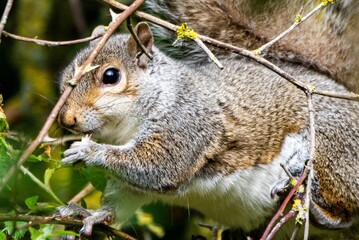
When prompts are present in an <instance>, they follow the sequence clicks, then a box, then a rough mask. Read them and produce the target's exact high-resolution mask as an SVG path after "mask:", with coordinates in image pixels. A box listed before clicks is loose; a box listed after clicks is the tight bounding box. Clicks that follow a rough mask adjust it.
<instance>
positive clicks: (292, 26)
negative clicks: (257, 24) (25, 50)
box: [256, 3, 324, 54]
mask: <svg viewBox="0 0 359 240" xmlns="http://www.w3.org/2000/svg"><path fill="white" fill-rule="evenodd" d="M323 6H324V4H323V3H320V4H319V5H318V6H316V7H315V8H314V9H313V10H312V11H310V12H309V13H308V14H307V15H305V16H304V17H298V16H300V15H301V11H299V13H298V15H297V18H299V19H296V21H295V22H294V23H293V24H292V25H291V26H290V27H289V28H288V29H287V30H285V31H284V32H282V33H281V34H279V35H278V36H277V37H275V38H274V39H273V40H271V41H270V42H268V43H266V44H264V45H262V46H261V47H260V48H258V49H257V50H256V51H257V52H258V53H259V54H262V53H263V52H264V51H266V50H267V49H268V48H270V47H271V46H272V45H273V44H274V43H276V42H278V41H279V40H281V39H282V38H284V37H285V36H287V35H288V34H289V33H290V32H292V31H293V30H294V29H295V28H297V27H298V26H299V25H300V24H302V23H303V22H305V21H306V20H307V19H308V18H309V17H311V16H312V15H313V14H314V13H316V12H318V11H319V10H321V9H322V8H323ZM301 10H302V9H301Z"/></svg>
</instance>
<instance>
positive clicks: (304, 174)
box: [260, 168, 308, 240]
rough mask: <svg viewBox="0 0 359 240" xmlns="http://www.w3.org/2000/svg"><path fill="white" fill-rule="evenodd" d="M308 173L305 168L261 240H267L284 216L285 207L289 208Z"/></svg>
mask: <svg viewBox="0 0 359 240" xmlns="http://www.w3.org/2000/svg"><path fill="white" fill-rule="evenodd" d="M307 175H308V172H307V170H306V168H304V170H303V173H302V175H301V176H300V177H299V179H298V181H297V183H296V184H295V186H294V187H293V188H292V189H291V190H290V192H289V193H288V195H287V196H286V198H285V199H284V201H283V202H282V204H281V205H280V207H279V209H278V211H277V212H276V214H275V215H274V216H273V218H272V219H271V221H270V222H269V224H268V225H267V228H266V230H265V231H264V233H263V235H262V237H261V238H260V239H261V240H265V239H267V237H268V235H269V233H270V230H271V229H272V227H273V225H274V223H275V222H276V221H277V220H278V218H279V217H280V216H282V214H283V212H284V210H285V207H286V206H287V204H288V202H289V201H290V199H291V198H292V196H293V195H294V194H295V192H296V191H297V190H298V188H299V186H300V185H302V183H303V181H304V180H305V179H306V178H307Z"/></svg>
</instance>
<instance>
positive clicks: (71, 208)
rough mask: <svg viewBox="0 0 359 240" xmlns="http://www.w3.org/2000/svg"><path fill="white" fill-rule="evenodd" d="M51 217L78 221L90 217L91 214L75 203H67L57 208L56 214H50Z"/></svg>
mask: <svg viewBox="0 0 359 240" xmlns="http://www.w3.org/2000/svg"><path fill="white" fill-rule="evenodd" d="M52 216H53V217H62V218H66V217H76V218H80V219H85V218H87V217H89V216H91V212H90V211H88V210H86V209H84V208H83V207H81V206H80V205H78V204H76V203H69V205H67V206H62V207H59V208H57V210H56V212H54V214H52Z"/></svg>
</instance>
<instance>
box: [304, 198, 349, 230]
mask: <svg viewBox="0 0 359 240" xmlns="http://www.w3.org/2000/svg"><path fill="white" fill-rule="evenodd" d="M310 220H311V222H312V223H313V224H314V225H315V226H317V227H319V228H326V229H333V230H334V229H347V228H349V227H350V226H351V225H352V222H353V221H352V217H351V216H350V214H349V213H347V212H343V211H337V210H336V209H326V208H323V207H321V206H319V205H318V204H316V203H315V202H313V201H312V202H311V204H310Z"/></svg>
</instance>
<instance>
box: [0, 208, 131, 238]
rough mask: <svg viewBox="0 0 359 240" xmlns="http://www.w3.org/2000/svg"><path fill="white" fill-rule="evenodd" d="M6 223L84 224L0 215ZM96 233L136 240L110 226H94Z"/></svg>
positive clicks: (79, 221) (56, 219) (0, 219)
mask: <svg viewBox="0 0 359 240" xmlns="http://www.w3.org/2000/svg"><path fill="white" fill-rule="evenodd" d="M5 221H20V222H29V223H30V224H31V225H34V223H35V224H59V225H70V226H82V225H83V222H82V220H79V219H74V218H60V217H50V216H33V215H23V214H0V222H5ZM94 229H95V231H100V232H104V233H106V234H109V233H110V234H111V235H113V236H116V237H119V238H120V239H122V240H136V239H135V238H133V237H131V236H130V235H128V234H126V233H124V232H122V231H120V230H117V229H115V228H112V227H110V226H107V225H104V224H99V225H94Z"/></svg>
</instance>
